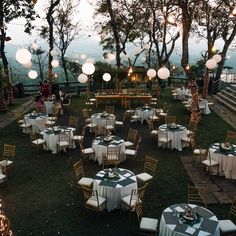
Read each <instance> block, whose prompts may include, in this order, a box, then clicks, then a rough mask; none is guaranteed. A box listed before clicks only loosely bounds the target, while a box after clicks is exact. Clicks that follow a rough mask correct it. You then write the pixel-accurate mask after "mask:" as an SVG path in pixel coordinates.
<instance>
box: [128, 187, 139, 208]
mask: <svg viewBox="0 0 236 236" xmlns="http://www.w3.org/2000/svg"><path fill="white" fill-rule="evenodd" d="M137 201H138V189H132V192H131V197H130V199H129V207H130V208H132V203H133V202H135V203H136V202H137Z"/></svg>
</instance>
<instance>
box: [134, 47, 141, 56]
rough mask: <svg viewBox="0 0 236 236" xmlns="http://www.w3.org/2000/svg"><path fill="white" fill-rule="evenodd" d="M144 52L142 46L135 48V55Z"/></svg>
mask: <svg viewBox="0 0 236 236" xmlns="http://www.w3.org/2000/svg"><path fill="white" fill-rule="evenodd" d="M141 52H142V48H140V47H137V48H135V55H137V54H140V53H141Z"/></svg>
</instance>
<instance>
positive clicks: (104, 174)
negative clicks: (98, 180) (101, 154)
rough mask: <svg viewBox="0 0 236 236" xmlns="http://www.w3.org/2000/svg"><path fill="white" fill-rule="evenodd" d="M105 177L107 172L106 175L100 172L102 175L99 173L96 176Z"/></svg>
mask: <svg viewBox="0 0 236 236" xmlns="http://www.w3.org/2000/svg"><path fill="white" fill-rule="evenodd" d="M104 175H105V172H104V173H101V172H100V173H97V174H96V176H98V177H103V176H104Z"/></svg>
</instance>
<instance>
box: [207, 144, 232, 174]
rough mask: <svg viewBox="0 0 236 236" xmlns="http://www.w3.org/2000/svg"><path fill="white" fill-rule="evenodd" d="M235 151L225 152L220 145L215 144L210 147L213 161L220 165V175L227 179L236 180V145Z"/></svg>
mask: <svg viewBox="0 0 236 236" xmlns="http://www.w3.org/2000/svg"><path fill="white" fill-rule="evenodd" d="M233 147H234V150H232V151H223V150H222V149H221V148H220V143H214V144H212V145H211V146H210V147H209V154H210V155H211V159H212V160H214V161H216V162H218V163H219V174H220V175H222V176H223V175H224V176H225V178H226V179H236V145H235V144H233Z"/></svg>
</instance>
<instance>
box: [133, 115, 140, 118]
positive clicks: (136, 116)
mask: <svg viewBox="0 0 236 236" xmlns="http://www.w3.org/2000/svg"><path fill="white" fill-rule="evenodd" d="M131 118H132V119H140V118H141V117H140V116H138V115H133V116H131Z"/></svg>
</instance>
